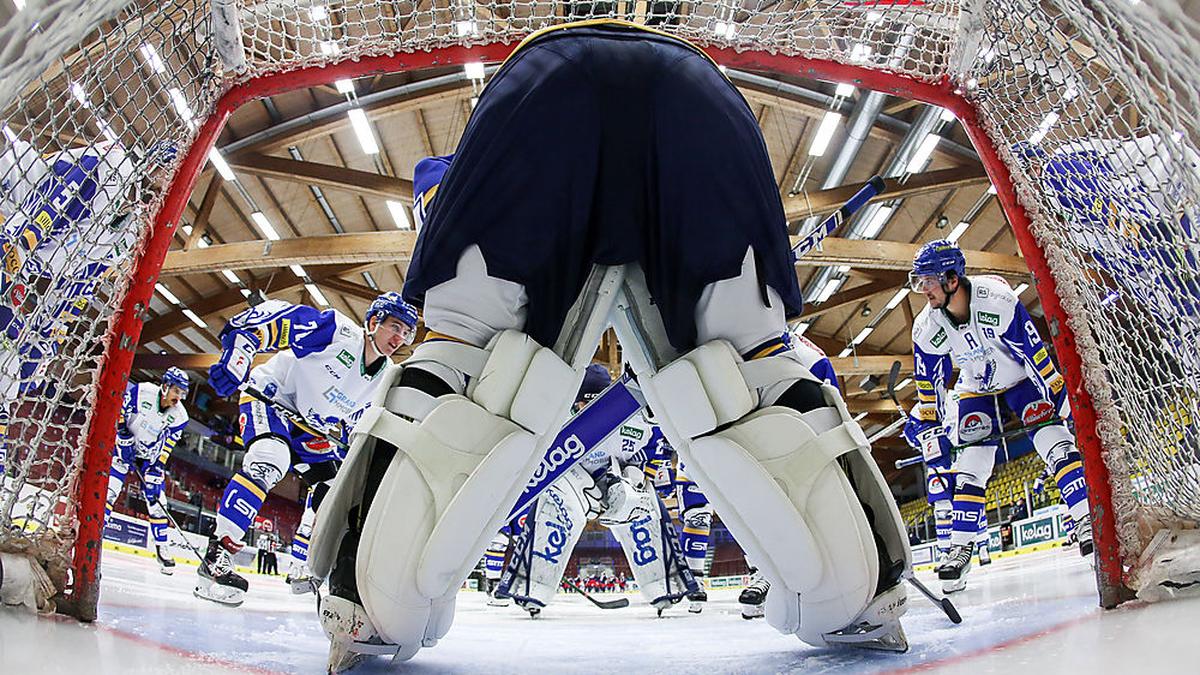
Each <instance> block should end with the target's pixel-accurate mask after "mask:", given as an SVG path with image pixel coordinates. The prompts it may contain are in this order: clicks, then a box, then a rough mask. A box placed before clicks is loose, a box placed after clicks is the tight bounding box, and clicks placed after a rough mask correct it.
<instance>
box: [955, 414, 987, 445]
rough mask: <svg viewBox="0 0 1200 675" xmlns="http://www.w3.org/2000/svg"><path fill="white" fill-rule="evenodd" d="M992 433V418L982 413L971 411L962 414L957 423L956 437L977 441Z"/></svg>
mask: <svg viewBox="0 0 1200 675" xmlns="http://www.w3.org/2000/svg"><path fill="white" fill-rule="evenodd" d="M991 434H992V419H991V418H990V417H988V416H987V415H985V414H983V413H978V412H972V413H967V414H966V415H964V416H963V418H962V420H961V421H960V422H959V423H958V438H959V440H963V441H977V440H979V439H981V438H987V437H988V436H990V435H991Z"/></svg>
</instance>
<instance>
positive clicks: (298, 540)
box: [292, 531, 308, 565]
mask: <svg viewBox="0 0 1200 675" xmlns="http://www.w3.org/2000/svg"><path fill="white" fill-rule="evenodd" d="M292 560H294V561H295V562H297V563H299V564H301V565H303V564H304V563H306V562H308V535H307V534H300V532H299V531H297V532H296V536H294V537H292Z"/></svg>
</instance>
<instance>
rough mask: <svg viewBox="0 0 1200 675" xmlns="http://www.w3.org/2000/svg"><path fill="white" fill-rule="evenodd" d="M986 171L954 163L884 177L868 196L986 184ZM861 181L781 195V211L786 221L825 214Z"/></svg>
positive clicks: (877, 197) (874, 199)
mask: <svg viewBox="0 0 1200 675" xmlns="http://www.w3.org/2000/svg"><path fill="white" fill-rule="evenodd" d="M987 183H988V177H987V172H986V171H984V169H983V166H981V165H979V164H974V165H969V166H956V167H951V168H949V169H938V170H936V171H926V172H924V173H918V174H913V175H911V176H909V177H908V180H906V181H904V182H903V183H901V182H900V179H898V178H885V179H884V184H885V187H884V190H883V192H880V193H879V194H877V195H875V196H874V197H872V198H871V200H870V201H872V202H883V201H890V200H892V199H903V198H905V197H916V196H918V195H923V194H929V193H932V192H940V191H942V190H950V189H954V188H960V187H966V186H970V185H986V184H987ZM861 189H862V184H858V183H855V184H851V185H841V186H838V187H835V188H829V189H827V190H818V191H815V192H809V193H800V194H798V195H795V196H784V198H783V212H784V216H785V217H786V218H787V220H788V222H791V221H793V220H799V219H801V218H808V217H809V216H822V217H823V216H828V215H829V214H831V213H833V212H834V211H837V210H838V209H839V208H841V206H842V204H845V203H846V201H847V200H849V199H850V197H852V196H854V193H856V192H858V191H859V190H861Z"/></svg>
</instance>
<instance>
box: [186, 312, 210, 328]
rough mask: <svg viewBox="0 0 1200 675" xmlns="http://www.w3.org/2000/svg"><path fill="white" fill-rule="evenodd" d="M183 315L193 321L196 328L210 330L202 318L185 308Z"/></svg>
mask: <svg viewBox="0 0 1200 675" xmlns="http://www.w3.org/2000/svg"><path fill="white" fill-rule="evenodd" d="M183 315H184V316H186V317H187V318H189V319H191V320H192V323H194V324H196V326H198V327H199V328H208V324H207V323H205V322H204V319H201V318H200V316H199V315H198V314H196V313H195V312H193V311H192V310H190V309H187V308H186V307H185V308H184V309H183Z"/></svg>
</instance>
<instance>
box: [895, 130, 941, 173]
mask: <svg viewBox="0 0 1200 675" xmlns="http://www.w3.org/2000/svg"><path fill="white" fill-rule="evenodd" d="M941 140H942V137H941V136H939V135H937V134H934V133H930V134H926V135H925V138H922V139H921V145H920V146H918V147H917V151H916V152H914V153H913V156H912V159H910V160H908V166H906V167H904V170H905V172H907V173H917V172H919V171H920V170H921V169H924V168H925V165H926V164H928V163H929V158H930V157H933V151H934V149H936V148H937V146H938V142H939V141H941Z"/></svg>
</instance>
